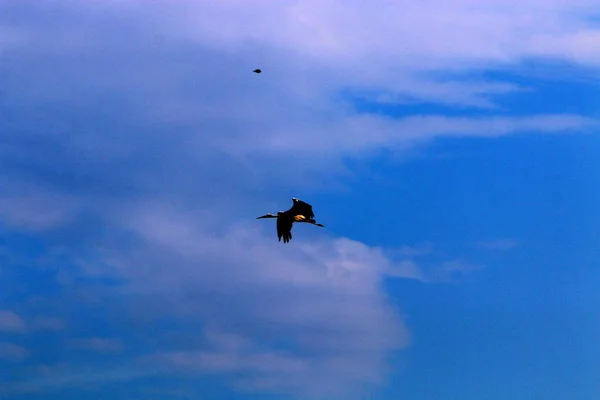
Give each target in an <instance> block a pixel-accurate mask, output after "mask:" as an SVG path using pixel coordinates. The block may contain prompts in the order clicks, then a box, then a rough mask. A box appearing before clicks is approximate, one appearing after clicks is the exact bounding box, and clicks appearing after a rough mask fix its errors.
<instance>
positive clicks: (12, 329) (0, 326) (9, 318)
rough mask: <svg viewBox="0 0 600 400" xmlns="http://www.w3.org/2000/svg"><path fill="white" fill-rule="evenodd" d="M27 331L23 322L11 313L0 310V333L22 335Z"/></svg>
mask: <svg viewBox="0 0 600 400" xmlns="http://www.w3.org/2000/svg"><path fill="white" fill-rule="evenodd" d="M26 330H27V327H26V325H25V321H23V319H22V318H21V317H20V316H19V315H17V314H15V313H14V312H12V311H8V310H0V331H2V332H7V333H22V332H25V331H26Z"/></svg>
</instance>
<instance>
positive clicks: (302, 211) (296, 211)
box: [288, 198, 315, 219]
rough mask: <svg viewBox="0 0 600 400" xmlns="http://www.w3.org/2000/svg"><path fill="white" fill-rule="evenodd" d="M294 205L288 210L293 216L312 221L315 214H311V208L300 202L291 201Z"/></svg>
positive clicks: (296, 200)
mask: <svg viewBox="0 0 600 400" xmlns="http://www.w3.org/2000/svg"><path fill="white" fill-rule="evenodd" d="M293 201H294V205H293V206H292V208H290V209H289V210H288V212H289V213H290V214H291V215H293V216H296V215H303V216H304V217H305V218H306V219H314V218H315V213H314V212H313V209H312V206H311V205H310V204H308V203H305V202H303V201H302V200H298V199H295V198H294V199H293Z"/></svg>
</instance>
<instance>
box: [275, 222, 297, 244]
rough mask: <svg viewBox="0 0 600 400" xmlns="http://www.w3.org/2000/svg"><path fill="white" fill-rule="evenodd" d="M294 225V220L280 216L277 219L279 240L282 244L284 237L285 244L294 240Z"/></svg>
mask: <svg viewBox="0 0 600 400" xmlns="http://www.w3.org/2000/svg"><path fill="white" fill-rule="evenodd" d="M293 224H294V219H293V218H285V217H282V216H280V217H279V218H277V238H278V239H279V241H280V242H281V238H282V237H283V243H287V242H289V241H290V240H291V239H292V225H293Z"/></svg>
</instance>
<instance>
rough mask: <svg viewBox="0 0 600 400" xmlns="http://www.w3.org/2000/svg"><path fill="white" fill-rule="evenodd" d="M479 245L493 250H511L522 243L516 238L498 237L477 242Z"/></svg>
mask: <svg viewBox="0 0 600 400" xmlns="http://www.w3.org/2000/svg"><path fill="white" fill-rule="evenodd" d="M476 244H477V246H479V247H482V248H485V249H491V250H510V249H514V248H515V247H519V246H520V245H521V243H520V242H519V241H517V240H514V239H498V240H490V241H482V242H477V243H476Z"/></svg>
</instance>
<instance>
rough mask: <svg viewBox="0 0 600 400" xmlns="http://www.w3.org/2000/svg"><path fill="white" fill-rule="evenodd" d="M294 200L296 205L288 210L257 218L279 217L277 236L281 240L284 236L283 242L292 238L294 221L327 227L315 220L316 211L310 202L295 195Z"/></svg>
mask: <svg viewBox="0 0 600 400" xmlns="http://www.w3.org/2000/svg"><path fill="white" fill-rule="evenodd" d="M292 201H293V202H294V205H293V206H292V208H290V209H289V210H287V211H278V212H277V214H276V215H275V214H266V215H263V216H262V217H258V218H256V219H261V218H277V237H278V238H279V241H280V242H281V238H283V243H287V242H289V241H290V240H292V225H293V224H294V222H306V223H307V224H313V225H316V226H320V227H322V228H324V227H325V226H324V225H323V224H319V223H317V221H315V213H314V212H313V209H312V206H311V205H310V204H308V203H305V202H303V201H302V200H298V199H297V198H295V197H294V198H292Z"/></svg>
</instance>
